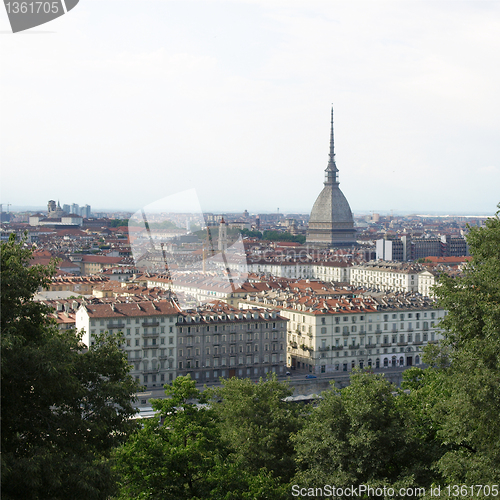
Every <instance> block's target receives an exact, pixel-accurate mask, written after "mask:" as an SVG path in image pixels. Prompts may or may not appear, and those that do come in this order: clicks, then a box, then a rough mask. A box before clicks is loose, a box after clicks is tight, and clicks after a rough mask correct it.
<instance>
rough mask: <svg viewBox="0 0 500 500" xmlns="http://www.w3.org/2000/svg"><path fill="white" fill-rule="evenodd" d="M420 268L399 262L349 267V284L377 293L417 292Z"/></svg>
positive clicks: (369, 263)
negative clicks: (377, 291) (376, 291)
mask: <svg viewBox="0 0 500 500" xmlns="http://www.w3.org/2000/svg"><path fill="white" fill-rule="evenodd" d="M421 271H422V267H421V266H418V265H410V264H403V263H399V262H368V263H366V264H359V265H355V266H352V267H351V273H350V284H351V285H353V286H356V287H363V288H367V289H371V290H379V291H395V292H405V293H406V292H417V291H418V276H419V273H420V272H421Z"/></svg>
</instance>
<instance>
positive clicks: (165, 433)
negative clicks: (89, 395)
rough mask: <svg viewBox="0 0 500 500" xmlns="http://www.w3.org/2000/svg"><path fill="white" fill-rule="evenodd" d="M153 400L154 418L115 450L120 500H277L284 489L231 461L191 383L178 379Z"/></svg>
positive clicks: (211, 413) (265, 475)
mask: <svg viewBox="0 0 500 500" xmlns="http://www.w3.org/2000/svg"><path fill="white" fill-rule="evenodd" d="M165 394H166V395H167V396H168V399H163V400H155V401H153V402H152V405H153V408H154V409H155V410H156V411H157V412H158V415H157V416H156V417H155V418H152V419H150V420H148V421H146V422H145V423H144V427H143V428H142V429H141V430H139V431H138V432H136V433H135V434H134V435H133V436H132V437H131V438H130V439H129V440H128V441H127V443H125V444H124V445H123V446H122V447H121V448H119V449H118V450H117V452H116V470H117V472H118V473H119V475H120V477H121V480H120V486H121V488H120V495H119V498H120V499H138V498H154V499H156V498H157V499H164V498H175V499H176V500H184V499H186V500H189V499H198V498H204V499H213V500H221V499H225V500H241V499H248V500H250V499H252V500H254V499H262V500H264V499H268V498H273V499H275V498H276V499H280V498H287V497H286V496H285V493H286V492H285V491H284V489H283V488H281V489H280V485H279V484H278V482H277V481H276V479H274V478H273V477H271V475H270V474H269V473H267V472H266V471H265V470H263V471H258V472H257V473H256V474H251V473H249V471H246V470H241V469H240V468H239V467H238V464H236V463H235V462H234V461H232V460H231V457H230V453H229V451H230V450H229V447H228V446H227V445H226V443H225V442H224V440H223V439H222V437H221V430H220V427H219V425H218V417H217V412H216V411H215V410H214V409H213V408H212V407H211V406H210V405H207V404H206V399H205V397H204V395H203V394H202V393H201V392H200V391H199V390H198V389H196V385H195V382H194V381H193V380H191V378H190V377H189V376H187V377H177V378H176V379H175V381H174V382H173V384H172V386H165Z"/></svg>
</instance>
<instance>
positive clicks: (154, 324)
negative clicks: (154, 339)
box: [142, 321, 160, 328]
mask: <svg viewBox="0 0 500 500" xmlns="http://www.w3.org/2000/svg"><path fill="white" fill-rule="evenodd" d="M142 326H143V327H144V328H147V327H148V326H160V322H159V321H155V322H154V323H142Z"/></svg>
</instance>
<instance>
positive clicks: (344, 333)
mask: <svg viewBox="0 0 500 500" xmlns="http://www.w3.org/2000/svg"><path fill="white" fill-rule="evenodd" d="M342 335H343V336H344V337H349V335H350V333H349V332H342Z"/></svg>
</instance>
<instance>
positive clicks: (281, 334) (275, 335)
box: [177, 331, 285, 344]
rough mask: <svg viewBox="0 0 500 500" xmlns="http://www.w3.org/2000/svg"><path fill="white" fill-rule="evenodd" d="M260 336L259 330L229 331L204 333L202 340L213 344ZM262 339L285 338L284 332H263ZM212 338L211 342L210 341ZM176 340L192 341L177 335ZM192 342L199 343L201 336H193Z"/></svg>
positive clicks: (248, 340) (180, 342) (246, 339)
mask: <svg viewBox="0 0 500 500" xmlns="http://www.w3.org/2000/svg"><path fill="white" fill-rule="evenodd" d="M260 338H261V337H260V334H259V332H252V333H246V334H245V333H238V334H236V333H231V334H228V335H213V336H210V335H205V336H204V340H205V344H211V343H214V344H219V343H221V342H236V340H238V342H245V341H246V342H252V341H254V340H259V339H260ZM262 338H263V339H264V340H271V339H272V340H278V338H280V339H284V338H285V332H284V331H280V332H264V335H263V337H262ZM212 340H213V342H212ZM177 342H178V344H184V343H185V344H188V343H190V344H192V343H193V338H192V337H188V338H186V337H179V338H178V339H177ZM194 343H195V344H200V343H201V337H200V336H195V337H194Z"/></svg>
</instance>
